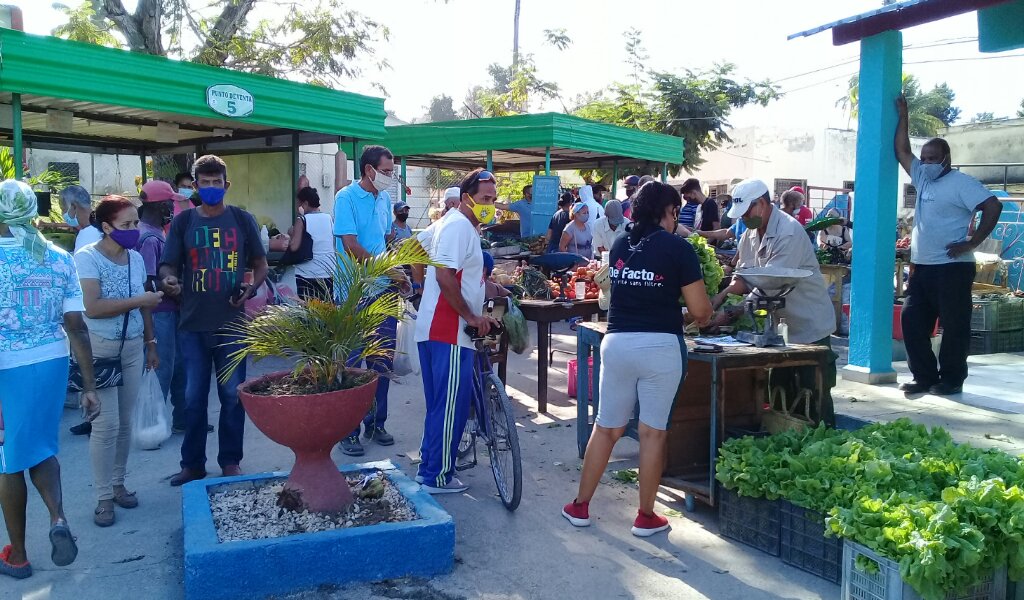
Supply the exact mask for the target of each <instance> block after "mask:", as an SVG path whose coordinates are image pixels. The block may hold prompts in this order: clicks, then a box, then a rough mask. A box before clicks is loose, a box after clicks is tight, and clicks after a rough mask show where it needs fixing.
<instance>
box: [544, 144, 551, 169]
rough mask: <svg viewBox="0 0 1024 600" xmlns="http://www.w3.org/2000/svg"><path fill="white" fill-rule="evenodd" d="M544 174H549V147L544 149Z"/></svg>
mask: <svg viewBox="0 0 1024 600" xmlns="http://www.w3.org/2000/svg"><path fill="white" fill-rule="evenodd" d="M544 174H545V175H550V174H551V146H548V147H547V148H545V149H544Z"/></svg>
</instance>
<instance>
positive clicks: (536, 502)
mask: <svg viewBox="0 0 1024 600" xmlns="http://www.w3.org/2000/svg"><path fill="white" fill-rule="evenodd" d="M556 344H557V346H558V347H561V348H564V349H566V350H572V349H574V348H575V339H574V336H573V335H572V334H571V333H570V332H569V331H568V330H567V329H563V328H561V326H560V328H559V330H558V332H557V335H556ZM567 358H568V356H566V355H564V354H558V355H556V357H555V362H554V364H553V366H552V372H551V385H552V388H553V391H552V393H551V394H550V411H549V414H547V415H538V414H537V413H536V403H535V401H534V399H533V396H534V390H536V381H535V378H536V362H535V357H519V356H513V358H512V362H511V364H510V366H509V384H510V388H511V389H510V393H511V396H512V399H513V401H514V403H515V404H516V410H517V417H518V422H519V425H520V428H519V435H520V440H521V446H522V449H523V463H524V477H523V479H524V488H525V489H524V494H523V501H522V505H521V506H520V508H519V510H518V511H516V512H515V513H514V514H512V513H508V512H507V511H506V510H505V509H504V508H503V507H502V505H501V503H500V501H499V500H498V498H497V496H496V489H495V487H494V481H493V478H492V475H491V472H490V469H489V467H488V464H487V461H486V459H483V460H482V461H481V464H480V465H478V466H477V467H476V468H475V469H472V470H470V471H464V472H462V473H461V474H460V477H462V478H463V480H464V481H466V482H467V483H469V484H470V486H471V487H470V490H469V491H468V492H467V493H465V494H460V495H451V496H446V497H441V498H440V499H439V500H440V502H441V503H442V505H443V506H444V507H445V508H446V509H447V510H448V511H449V512H451V513H452V515H453V516H454V517H455V521H456V536H457V539H456V561H457V566H456V569H455V570H454V572H453V573H452V574H450V575H448V576H445V577H441V578H437V579H435V580H432V581H429V582H424V581H398V582H384V583H379V584H372V585H360V586H352V587H348V588H338V589H321V590H313V591H309V592H305V593H302V594H297V595H295V596H294V597H293V598H294V600H299V599H303V600H314V599H315V600H327V599H332V600H333V599H342V598H361V599H376V598H392V599H393V598H406V599H419V600H461V599H475V598H485V599H493V600H506V599H507V600H520V599H522V600H527V599H548V598H550V599H574V598H581V599H583V598H587V599H591V598H602V599H603V598H643V599H666V600H667V599H669V598H671V599H690V598H694V599H696V598H714V599H742V600H756V599H761V598H788V599H794V600H796V599H801V600H802V599H811V598H838V595H839V588H838V586H835V585H832V584H829V583H827V582H824V581H822V580H820V579H817V578H815V577H813V576H811V575H807V574H805V573H803V572H801V571H799V570H796V569H793V568H790V567H787V566H785V565H783V564H782V562H781V561H780V560H778V559H776V558H772V557H769V556H767V555H764V554H762V553H760V552H758V551H756V550H753V549H750V548H747V547H746V546H743V545H741V544H738V543H735V542H731V541H728V540H725V539H723V538H720V537H719V536H718V534H717V531H718V529H717V517H716V515H715V513H714V511H712V510H711V509H709V508H707V507H704V506H702V505H700V504H699V503H698V510H697V512H696V513H693V514H688V513H686V512H685V509H684V508H683V506H682V502H680V499H679V498H676V497H674V496H673V495H672V494H671V492H670V491H668V490H665V489H663V493H662V495H661V497H660V500H661V506H660V507H659V510H663V511H666V512H667V514H668V515H669V518H670V521H671V524H672V529H671V531H670V532H668V534H667V535H657V536H654V537H651V538H647V539H640V538H635V537H633V536H632V535H631V534H630V532H629V527H630V525H631V524H632V519H633V517H634V516H635V514H636V488H635V486H630V485H626V484H621V483H617V482H611V481H606V482H605V483H604V484H603V485H602V486H601V487H600V488H599V490H598V493H597V496H596V497H595V500H594V502H593V503H592V506H591V509H592V518H593V519H594V524H593V525H592V526H591V527H589V528H587V529H575V528H573V527H571V526H570V525H569V524H568V523H567V522H566V521H565V520H564V519H563V518H562V517H561V515H560V514H559V511H560V508H561V506H562V504H564V503H565V502H568V501H569V500H571V499H572V498H573V496H574V494H575V489H576V485H577V483H578V475H579V473H578V466H579V464H580V460H579V459H578V458H577V455H576V442H575V440H576V435H575V433H576V432H575V429H574V428H575V402H574V401H573V400H571V399H569V398H567V397H566V396H565V393H564V381H565V376H564V372H565V360H566V359H567ZM282 366H283V363H280V362H278V363H267V364H260V365H256V366H255V367H250V371H249V374H250V376H253V375H255V374H257V373H259V372H265V371H268V370H277V369H279V368H281V367H282ZM989 383H991V382H989V381H986V385H988V384H989ZM979 385H980V383H979ZM391 389H392V393H391V394H392V395H391V407H390V412H391V418H390V419H389V421H388V429H389V430H390V431H391V432H392V433H393V434H394V435H395V438H396V440H397V443H396V445H395V446H392V447H390V448H384V447H381V446H376V445H367V454H366V456H365V457H362V458H360V459H359V460H360V461H362V460H378V459H385V458H389V459H391V460H393V461H394V462H395V463H396V464H397V465H399V466H400V467H401V468H402V469H403V470H405V472H406V473H409V474H412V473H413V472H414V468H413V467H412V465H411V462H410V460H409V459H408V457H407V456H406V453H407V452H410V451H414V450H416V449H418V446H419V441H420V432H421V430H422V419H423V395H422V390H421V388H420V387H419V382H418V380H417V379H416V378H407V381H403V382H401V383H400V384H398V385H394V386H392V388H391ZM555 389H557V390H559V391H555ZM879 389H881V390H882V391H881V392H879V391H878V390H879ZM895 396H900V395H899V394H898V393H897V394H895V395H894V394H893V393H891V391H886V389H885V388H867V389H861V388H859V387H856V386H855V385H852V384H848V383H846V382H842V383H841V387H840V389H839V390H838V391H837V406H838V408H839V409H840V410H841V411H843V412H848V413H850V414H854V415H858V416H868V417H873V418H885V417H890V416H895V415H900V414H909V415H912V416H913V417H914V418H916V419H921V420H925V422H933V421H929V420H934V422H936V423H942V424H945V425H948V426H950V428H951V429H953V430H954V432H955V433H956V434H957V435H958V436H960V435H966V436H967V437H968V439H971V441H975V440H977V441H978V442H979V443H980V442H981V441H986V442H988V443H990V444H993V445H1000V444H1001V445H1000V446H999V447H1003V448H1004V449H1011V448H1014V449H1015V448H1017V447H1018V444H1022V443H1024V425H1022V423H1021V422H1020V421H1018V419H1019V418H1021V417H1019V416H1018V415H1015V414H1006V413H996V412H993V411H992V410H991V409H990V408H982V407H980V406H965V405H962V404H959V403H957V402H954V401H950V400H943V399H936V398H922V399H920V400H917V401H915V402H916V404H908V403H907V402H909V401H905V400H903V399H902V397H899V398H897V397H895ZM1019 396H1020V394H1019V393H1016V394H1010V393H1007V394H1006V397H1008V398H1017V401H1018V402H1024V401H1022V400H1021V399H1020V398H1019ZM850 398H857V401H856V402H854V401H852V400H850ZM1004 399H1006V398H1004ZM981 403H982V402H981V401H978V402H976V404H981ZM1021 406H1022V407H1024V404H1021ZM1022 411H1024V408H1022ZM210 412H211V422H213V423H216V415H217V413H218V410H217V402H216V400H215V399H211V411H210ZM76 422H77V415H76V414H75V412H73V411H70V410H68V411H66V412H65V418H64V422H63V424H62V433H61V436H62V439H61V454H60V460H61V463H62V466H63V478H64V498H65V506H66V510H67V513H68V517H69V521H70V524H71V527H72V530H73V532H74V533H75V535H77V536H78V542H79V546H80V548H81V554H80V555H79V558H78V561H77V562H76V563H75V564H73V565H72V566H71V567H69V568H64V569H59V568H56V567H54V566H53V565H52V564H50V561H49V544H48V542H47V540H46V513H45V509H44V507H43V505H42V502H41V501H40V500H39V498H38V495H35V494H34V492H33V493H32V494H30V501H29V503H30V508H29V554H30V559H31V560H32V561H33V566H34V568H35V569H36V574H35V576H33V577H32V578H30V579H28V580H25V581H14V580H10V579H3V580H0V598H4V599H7V598H12V599H13V598H21V599H24V600H45V599H54V600H58V599H59V600H64V599H67V600H93V599H95V600H120V599H125V600H127V599H132V600H135V599H139V598H145V599H150V598H153V599H164V598H166V599H179V598H182V597H183V593H182V583H181V582H182V531H181V509H180V492H179V490H178V489H176V488H171V487H170V486H169V485H168V484H167V478H168V477H169V476H170V475H172V474H173V473H175V472H176V471H177V465H178V459H179V455H178V445H179V444H180V440H181V438H180V436H174V437H172V438H171V440H170V441H169V442H167V443H166V444H165V445H164V447H163V448H161V449H160V450H156V451H152V452H142V451H134V450H133V452H132V455H131V458H130V460H129V477H128V486H129V489H133V490H137V491H138V495H139V501H140V506H139V508H137V509H135V510H131V511H127V510H121V509H118V510H117V523H116V524H115V525H114V526H113V527H110V528H108V529H99V528H97V527H96V526H95V525H93V523H92V510H93V508H94V507H95V496H94V495H93V490H92V474H91V468H90V463H89V456H88V441H87V440H86V439H85V438H76V437H73V436H71V435H70V434H68V433H67V427H69V426H70V425H73V424H75V423H76ZM970 432H974V433H970ZM984 433H990V434H993V435H1005V436H1007V437H1008V438H1009V439H1010V440H1011V442H1012V443H1007V442H1003V441H999V440H998V439H986V438H984ZM971 436H973V437H971ZM216 447H217V443H216V434H213V435H211V436H210V440H209V445H208V452H207V454H208V455H209V456H210V457H211V458H210V460H209V462H208V468H209V469H213V471H212V472H211V475H216V474H217V472H216V460H215V456H216ZM245 450H246V457H245V460H244V461H243V463H242V468H243V471H244V472H246V473H256V472H264V471H275V470H286V469H288V468H289V467H290V465H291V463H292V456H291V453H290V452H289V451H288V450H286V449H284V448H282V447H279V446H277V445H276V444H274V443H272V442H270V441H269V440H267V439H266V438H265V437H264V436H263V435H262V434H261V433H260V432H259V431H258V430H256V428H255V427H252V426H251V424H247V429H246V445H245ZM637 450H638V447H637V443H636V442H635V441H633V440H629V439H624V440H622V441H621V442H620V443H619V445H618V447H617V448H616V452H615V454H614V455H613V459H612V460H613V462H612V464H611V465H610V466H609V470H617V469H623V468H631V467H635V466H636V460H637ZM335 459H336V460H337V461H338V462H339V463H343V462H355V461H353V460H350V459H349V458H348V457H345V456H344V455H342V454H341V453H340V452H337V451H336V452H335ZM281 576H282V577H287V573H282V574H281ZM231 578H232V574H231V573H225V574H224V585H226V586H230V585H231Z"/></svg>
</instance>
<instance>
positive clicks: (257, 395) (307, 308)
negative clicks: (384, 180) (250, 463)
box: [222, 241, 429, 512]
mask: <svg viewBox="0 0 1024 600" xmlns="http://www.w3.org/2000/svg"><path fill="white" fill-rule="evenodd" d="M337 262H338V266H337V267H335V269H334V271H335V281H336V282H339V285H338V288H339V289H340V290H341V291H342V293H341V296H342V298H341V300H340V302H338V303H334V302H323V301H320V300H309V301H304V302H298V303H294V304H287V305H280V306H268V307H267V308H266V309H265V310H264V311H263V312H261V313H260V314H258V315H256V316H254V317H252V318H249V319H245V320H242V321H239V322H237V323H236V324H234V325H232V326H231V327H230V329H231V333H232V334H234V335H236V336H238V338H239V342H240V344H241V348H240V349H239V350H237V351H236V352H234V353H233V354H232V355H231V357H230V358H231V362H230V363H229V365H228V369H226V373H224V374H222V376H225V377H226V376H227V375H228V374H230V373H231V372H232V371H234V369H235V368H237V367H238V365H240V364H242V362H243V361H244V360H246V359H247V358H250V357H251V358H253V359H255V360H261V359H264V358H268V357H281V358H288V359H292V360H294V361H295V367H294V368H293V369H292V370H291V371H290V372H289V371H283V372H278V373H272V374H270V375H266V376H264V377H261V378H258V379H254V380H250V381H246V382H245V383H243V384H242V385H241V386H239V388H238V395H239V398H240V399H241V401H242V405H243V406H244V407H245V411H246V413H247V414H248V415H249V418H250V419H252V422H253V424H255V425H256V427H257V428H259V430H260V431H262V432H263V433H264V434H266V436H267V437H269V438H270V439H272V440H274V441H275V442H277V443H279V444H282V445H284V446H288V447H289V448H291V449H292V451H293V452H294V453H295V466H294V467H293V468H292V472H291V475H290V476H289V477H288V481H287V483H286V484H285V489H286V490H289V495H290V496H292V498H294V497H295V496H299V497H300V498H301V504H302V507H303V508H307V509H309V510H311V511H314V512H342V511H345V510H346V509H347V508H348V507H349V506H350V505H351V504H352V501H353V499H352V493H351V490H350V489H349V486H348V483H347V482H346V481H345V478H344V477H343V476H342V475H341V474H340V473H339V472H338V467H337V465H335V464H334V461H332V460H331V449H332V448H333V446H334V444H336V443H337V442H338V441H339V440H340V439H342V438H343V437H344V436H345V435H346V434H347V433H349V432H350V431H352V430H353V429H355V427H356V425H357V424H358V423H359V421H360V420H361V419H362V418H363V416H364V415H366V412H367V411H368V410H369V409H370V407H371V406H372V404H373V398H374V392H375V391H376V389H377V380H378V377H379V376H378V374H377V373H376V372H374V371H367V370H362V369H352V368H348V367H347V366H346V365H347V363H349V362H350V360H352V359H353V357H355V358H357V359H363V358H367V357H381V356H390V355H391V354H392V353H393V352H394V350H393V349H392V348H390V347H389V345H388V344H386V341H385V340H384V339H381V338H380V337H379V336H378V335H377V330H378V329H379V328H380V326H381V325H382V324H383V323H384V321H385V320H386V319H388V318H396V319H401V317H402V315H403V312H404V310H405V303H404V300H403V298H402V297H401V296H400V295H399V294H398V293H397V292H395V291H393V290H394V286H389V285H388V282H387V281H386V280H389V278H392V277H394V275H395V273H398V272H400V269H401V267H402V266H403V265H414V264H415V265H422V264H429V257H428V255H427V253H426V251H425V250H424V249H423V247H422V246H420V244H419V243H418V242H415V241H410V242H409V243H404V244H400V245H399V246H397V247H396V248H394V249H392V250H389V251H388V252H385V253H384V254H381V255H379V256H376V257H373V258H370V259H368V260H366V261H364V262H361V263H357V262H356V261H355V260H354V259H353V258H352V257H351V256H348V257H346V256H343V255H339V256H338V261H337ZM342 262H344V267H342V266H341V264H342ZM402 277H403V278H404V275H403V276H402ZM381 292H383V293H381ZM356 364H358V362H357V363H356Z"/></svg>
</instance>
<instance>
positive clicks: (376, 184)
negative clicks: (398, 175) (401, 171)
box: [372, 169, 395, 192]
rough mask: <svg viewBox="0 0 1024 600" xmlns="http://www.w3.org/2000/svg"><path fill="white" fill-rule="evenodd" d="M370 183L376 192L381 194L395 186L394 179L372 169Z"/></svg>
mask: <svg viewBox="0 0 1024 600" xmlns="http://www.w3.org/2000/svg"><path fill="white" fill-rule="evenodd" d="M372 183H373V188H374V189H375V190H377V191H378V192H383V191H386V190H389V189H391V187H392V186H393V185H394V184H395V178H394V177H391V176H389V175H385V174H383V173H381V172H380V171H378V170H377V169H374V170H373V182H372Z"/></svg>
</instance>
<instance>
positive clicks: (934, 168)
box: [921, 163, 946, 181]
mask: <svg viewBox="0 0 1024 600" xmlns="http://www.w3.org/2000/svg"><path fill="white" fill-rule="evenodd" d="M945 170H946V165H944V164H942V163H922V164H921V178H922V179H924V180H925V181H935V180H936V179H938V178H939V177H942V175H943V173H944V172H945Z"/></svg>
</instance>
